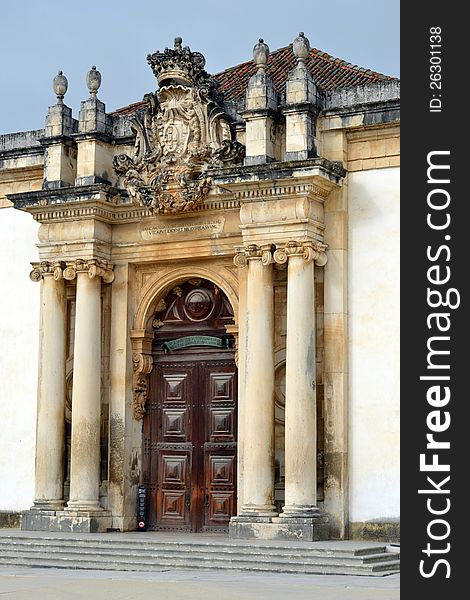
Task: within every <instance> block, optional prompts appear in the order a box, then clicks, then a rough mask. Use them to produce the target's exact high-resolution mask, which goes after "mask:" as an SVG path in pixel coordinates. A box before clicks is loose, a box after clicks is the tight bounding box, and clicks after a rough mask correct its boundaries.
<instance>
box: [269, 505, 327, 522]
mask: <svg viewBox="0 0 470 600" xmlns="http://www.w3.org/2000/svg"><path fill="white" fill-rule="evenodd" d="M321 516H322V515H321V513H320V509H319V508H318V507H317V506H314V505H312V504H290V505H286V506H284V507H283V509H282V512H280V513H279V518H280V519H313V518H316V517H321Z"/></svg>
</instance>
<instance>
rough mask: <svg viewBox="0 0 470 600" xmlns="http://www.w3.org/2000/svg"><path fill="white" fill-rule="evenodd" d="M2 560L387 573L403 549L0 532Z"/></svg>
mask: <svg viewBox="0 0 470 600" xmlns="http://www.w3.org/2000/svg"><path fill="white" fill-rule="evenodd" d="M140 535H142V537H140ZM121 536H122V537H121ZM0 564H8V565H10V566H12V565H18V566H20V565H22V566H29V567H58V568H67V569H99V570H119V571H155V570H156V571H161V570H162V569H163V570H171V569H230V570H243V571H258V572H279V573H281V572H282V573H304V574H309V573H311V574H321V573H323V574H336V575H341V574H344V575H377V576H383V575H389V574H392V573H398V572H399V554H398V553H396V552H393V553H392V552H387V548H386V546H385V545H382V544H366V543H361V542H358V543H357V544H356V543H355V542H321V543H320V542H306V543H301V542H287V541H286V542H282V541H272V542H271V541H264V540H263V541H259V540H256V541H253V542H244V541H241V540H240V541H239V540H229V539H227V538H223V537H218V536H211V537H209V536H208V537H203V536H201V537H196V536H195V537H192V536H188V535H181V536H175V537H174V538H173V537H172V536H171V535H168V534H161V535H160V534H156V535H155V536H153V535H152V534H145V533H144V534H139V533H136V534H132V533H130V534H71V535H68V534H60V533H59V534H56V533H44V534H41V535H38V534H28V532H24V533H23V532H17V533H10V532H8V533H7V532H1V535H0Z"/></svg>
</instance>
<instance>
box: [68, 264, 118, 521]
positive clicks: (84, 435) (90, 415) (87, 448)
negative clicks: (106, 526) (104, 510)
mask: <svg viewBox="0 0 470 600" xmlns="http://www.w3.org/2000/svg"><path fill="white" fill-rule="evenodd" d="M64 277H65V278H66V279H74V278H75V277H76V278H77V300H76V302H77V304H76V316H75V343H74V358H73V388H72V442H71V464H70V500H69V502H68V503H67V509H68V510H72V511H85V512H87V511H92V512H93V511H97V510H100V508H101V507H100V504H99V485H100V416H101V277H102V278H103V280H104V281H105V282H110V281H112V279H113V272H112V271H111V269H109V267H108V266H107V265H106V264H105V265H103V263H99V262H98V261H93V260H91V261H82V260H77V261H75V263H73V264H72V265H69V266H68V267H67V268H66V269H65V271H64Z"/></svg>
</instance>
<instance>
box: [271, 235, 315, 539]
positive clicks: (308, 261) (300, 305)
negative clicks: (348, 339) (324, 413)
mask: <svg viewBox="0 0 470 600" xmlns="http://www.w3.org/2000/svg"><path fill="white" fill-rule="evenodd" d="M323 250H324V247H323V245H321V244H314V243H313V242H309V241H307V242H296V241H295V242H289V243H288V244H287V245H286V246H285V248H283V249H278V250H276V252H275V253H274V260H275V261H276V262H278V263H281V264H282V263H285V262H286V261H288V271H287V343H286V413H285V414H286V422H285V506H284V508H283V510H282V513H281V514H280V515H279V519H278V520H277V521H278V522H279V523H281V522H282V521H284V520H286V521H289V522H291V523H292V522H294V524H295V526H296V527H298V526H300V528H301V529H302V530H304V533H303V535H304V536H306V534H307V532H306V531H305V526H307V528H308V527H310V529H312V525H314V524H316V519H318V518H320V523H319V524H320V525H322V526H323V525H324V518H323V519H322V518H321V517H320V512H319V510H318V507H317V423H316V392H315V379H316V373H315V370H316V361H315V287H314V261H315V260H316V261H317V264H319V265H324V264H325V263H326V255H325V253H324V251H323ZM316 529H318V527H317V528H316ZM323 529H324V527H323V528H322V531H321V533H318V535H317V532H315V534H313V532H312V535H313V539H318V537H325V536H324V533H325V532H324V531H323Z"/></svg>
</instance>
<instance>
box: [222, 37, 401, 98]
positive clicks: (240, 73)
mask: <svg viewBox="0 0 470 600" xmlns="http://www.w3.org/2000/svg"><path fill="white" fill-rule="evenodd" d="M295 63H296V60H295V57H294V54H293V52H292V46H287V48H280V49H279V50H275V51H274V52H272V53H271V54H270V55H269V60H268V64H267V67H266V73H267V74H268V75H269V76H270V77H271V79H272V80H273V82H274V87H275V88H276V90H277V91H278V92H284V91H285V87H286V79H287V74H288V72H289V71H290V70H291V69H293V68H294V66H295ZM306 64H307V67H308V68H309V70H310V72H311V73H312V75H313V78H314V80H315V83H316V84H317V86H318V87H320V88H321V89H323V90H332V89H335V88H342V87H348V86H352V85H361V84H362V85H363V84H366V83H375V82H376V81H386V80H388V81H390V80H393V79H396V78H395V77H389V76H388V75H382V74H381V73H376V72H375V71H371V70H369V69H364V68H362V67H358V66H357V65H352V64H351V63H348V62H346V61H344V60H341V59H340V58H334V57H333V56H330V55H329V54H327V53H326V52H322V51H321V50H317V49H316V48H312V50H311V51H310V56H309V57H308V58H307V61H306ZM255 72H256V66H255V63H254V61H252V60H250V61H247V62H244V63H241V64H240V65H237V66H236V67H231V68H230V69H226V70H225V71H222V72H221V73H217V74H216V75H214V76H213V77H214V79H217V81H219V82H220V89H221V90H222V91H223V92H224V96H225V100H241V99H242V98H243V97H244V95H245V91H246V88H247V85H248V80H249V79H250V77H251V76H252V75H254V73H255Z"/></svg>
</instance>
